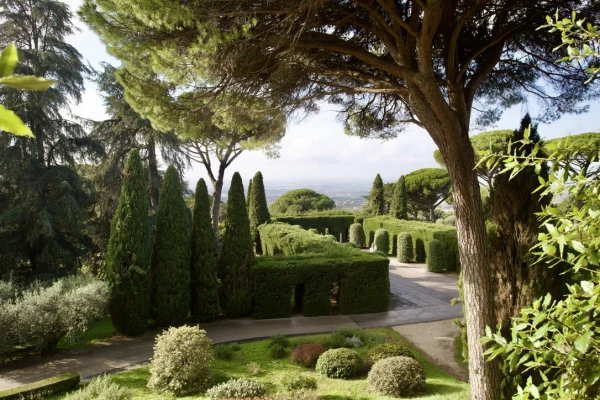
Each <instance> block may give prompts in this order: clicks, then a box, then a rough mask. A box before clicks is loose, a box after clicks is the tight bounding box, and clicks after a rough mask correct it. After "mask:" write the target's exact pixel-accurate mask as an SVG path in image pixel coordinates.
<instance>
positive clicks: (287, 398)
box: [271, 390, 321, 400]
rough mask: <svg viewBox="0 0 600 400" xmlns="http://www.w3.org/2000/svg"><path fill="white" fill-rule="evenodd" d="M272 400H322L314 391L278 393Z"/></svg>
mask: <svg viewBox="0 0 600 400" xmlns="http://www.w3.org/2000/svg"><path fill="white" fill-rule="evenodd" d="M271 399H272V400H320V399H321V397H319V396H318V395H317V392H315V391H314V390H296V391H293V392H284V393H277V394H275V395H273V396H272V397H271Z"/></svg>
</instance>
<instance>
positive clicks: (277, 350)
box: [269, 343, 285, 358]
mask: <svg viewBox="0 0 600 400" xmlns="http://www.w3.org/2000/svg"><path fill="white" fill-rule="evenodd" d="M270 347H271V350H269V354H271V357H272V358H283V357H285V347H283V346H282V345H281V344H279V343H277V344H274V345H272V346H270Z"/></svg>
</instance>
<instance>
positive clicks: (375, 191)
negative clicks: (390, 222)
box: [369, 174, 385, 215]
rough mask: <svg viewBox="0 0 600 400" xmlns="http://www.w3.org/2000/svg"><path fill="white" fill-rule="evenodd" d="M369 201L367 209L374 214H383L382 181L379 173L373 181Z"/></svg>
mask: <svg viewBox="0 0 600 400" xmlns="http://www.w3.org/2000/svg"><path fill="white" fill-rule="evenodd" d="M369 197H370V201H369V209H370V211H371V212H372V213H374V214H375V215H383V214H384V211H385V200H384V197H383V181H382V180H381V175H379V174H377V176H376V177H375V180H374V181H373V187H372V188H371V194H370V196H369Z"/></svg>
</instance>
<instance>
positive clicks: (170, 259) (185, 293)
mask: <svg viewBox="0 0 600 400" xmlns="http://www.w3.org/2000/svg"><path fill="white" fill-rule="evenodd" d="M188 225H189V224H188V216H187V207H186V205H185V202H184V201H183V188H182V186H181V179H180V178H179V174H178V173H177V170H175V168H174V167H173V166H172V165H169V167H168V168H167V172H166V173H165V179H164V181H163V186H162V190H161V192H160V200H159V202H158V212H157V213H156V222H155V232H154V247H153V256H152V267H151V272H152V274H151V275H152V285H151V288H152V290H151V297H150V299H151V302H150V304H151V306H152V317H153V318H154V320H155V322H156V323H157V324H158V325H159V326H171V325H179V324H181V323H183V322H184V321H185V318H186V317H187V316H188V314H189V311H190V232H189V227H188Z"/></svg>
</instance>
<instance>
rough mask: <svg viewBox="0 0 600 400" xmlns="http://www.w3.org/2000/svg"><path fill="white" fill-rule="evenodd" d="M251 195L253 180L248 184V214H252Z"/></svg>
mask: <svg viewBox="0 0 600 400" xmlns="http://www.w3.org/2000/svg"><path fill="white" fill-rule="evenodd" d="M250 193H252V179H250V182H248V194H247V195H246V204H247V205H248V212H250Z"/></svg>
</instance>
